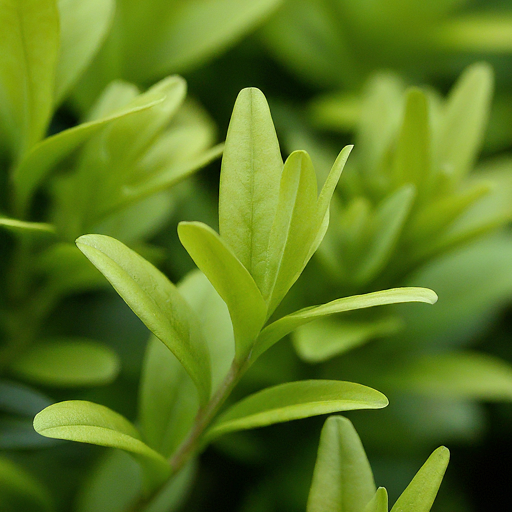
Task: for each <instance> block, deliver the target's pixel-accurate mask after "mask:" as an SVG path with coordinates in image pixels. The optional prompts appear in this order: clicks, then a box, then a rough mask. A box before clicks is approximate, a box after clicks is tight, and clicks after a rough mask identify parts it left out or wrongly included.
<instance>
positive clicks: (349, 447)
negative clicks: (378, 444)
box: [306, 416, 387, 512]
mask: <svg viewBox="0 0 512 512" xmlns="http://www.w3.org/2000/svg"><path fill="white" fill-rule="evenodd" d="M375 490H376V489H375V482H374V480H373V473H372V470H371V467H370V463H369V462H368V459H367V457H366V453H365V451H364V448H363V445H362V443H361V440H360V439H359V436H358V435H357V432H356V430H355V429H354V427H353V426H352V423H351V422H350V421H349V420H348V419H346V418H343V417H342V416H331V417H330V418H327V421H326V422H325V424H324V427H323V429H322V434H321V436H320V445H319V447H318V456H317V459H316V464H315V471H314V473H313V482H312V483H311V489H310V491H309V497H308V505H307V509H306V510H307V512H361V511H362V510H363V507H364V506H365V505H366V504H367V503H368V502H369V501H370V500H371V499H372V497H373V495H374V494H375ZM386 512H387V510H386Z"/></svg>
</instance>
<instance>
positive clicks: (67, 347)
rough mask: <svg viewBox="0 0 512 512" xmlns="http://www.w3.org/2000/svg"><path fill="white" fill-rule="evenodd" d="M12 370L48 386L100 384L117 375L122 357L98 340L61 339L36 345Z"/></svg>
mask: <svg viewBox="0 0 512 512" xmlns="http://www.w3.org/2000/svg"><path fill="white" fill-rule="evenodd" d="M9 369H10V371H11V372H12V373H14V374H15V375H16V376H17V377H19V378H21V379H26V380H28V381H31V382H34V383H36V384H41V385H46V386H57V387H73V386H99V385H102V384H108V383H109V382H112V381H113V380H114V379H115V378H116V376H117V374H118V373H119V359H118V357H117V355H116V354H115V352H113V351H112V350H111V349H109V348H107V347H106V346H105V345H102V344H101V343H98V342H96V341H91V340H88V339H83V338H61V339H51V340H45V341H44V342H42V343H40V344H37V345H32V346H31V347H29V348H28V349H27V350H26V351H25V352H23V354H22V355H21V356H20V357H18V358H17V359H16V360H15V361H14V362H13V363H12V364H11V365H10V367H9Z"/></svg>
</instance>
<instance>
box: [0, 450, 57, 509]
mask: <svg viewBox="0 0 512 512" xmlns="http://www.w3.org/2000/svg"><path fill="white" fill-rule="evenodd" d="M0 496H1V499H2V509H4V507H6V508H5V509H4V510H7V511H10V510H30V511H32V512H41V511H44V512H48V511H51V510H53V504H52V500H51V497H50V494H49V492H48V490H47V489H45V488H44V487H43V486H42V485H41V484H40V483H39V482H38V481H37V480H35V479H34V478H33V477H32V475H30V474H29V473H27V472H26V471H25V470H24V469H22V468H21V467H20V466H18V465H17V464H14V462H11V461H10V460H9V459H7V458H5V457H0Z"/></svg>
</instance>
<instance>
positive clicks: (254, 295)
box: [178, 222, 267, 360]
mask: <svg viewBox="0 0 512 512" xmlns="http://www.w3.org/2000/svg"><path fill="white" fill-rule="evenodd" d="M178 235H179V237H180V240H181V243H182V244H183V246H184V247H185V249H186V250H187V252H188V253H189V254H190V256H191V258H192V259H193V260H194V262H195V263H196V265H197V266H198V267H199V268H200V269H201V270H202V271H203V272H204V274H205V275H206V277H207V278H208V279H209V280H210V282H211V283H212V284H213V286H214V288H215V289H216V290H217V292H218V293H219V295H220V296H221V297H222V298H223V300H224V302H225V303H226V304H227V306H228V309H229V313H230V315H231V321H232V322H233V330H234V333H235V345H236V356H237V358H238V359H239V360H242V359H244V358H245V357H246V356H247V355H248V353H249V351H250V350H251V347H252V344H253V343H254V341H255V339H256V337H257V336H258V333H259V332H260V329H261V328H262V326H263V323H264V321H265V316H266V313H267V308H266V306H265V302H264V301H263V297H262V296H261V293H260V291H259V289H258V287H257V286H256V283H255V282H254V280H253V278H252V277H251V275H250V274H249V272H248V271H247V269H246V268H245V267H244V266H243V265H242V264H241V263H240V261H239V260H238V258H237V257H236V256H235V255H234V254H233V252H232V251H231V250H230V248H229V247H228V246H227V245H226V244H225V243H224V240H223V239H222V238H221V237H220V236H219V235H218V234H217V233H216V232H215V231H214V230H213V229H211V228H210V227H208V226H206V224H202V223H200V222H180V224H179V226H178Z"/></svg>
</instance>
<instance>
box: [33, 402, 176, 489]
mask: <svg viewBox="0 0 512 512" xmlns="http://www.w3.org/2000/svg"><path fill="white" fill-rule="evenodd" d="M34 429H35V430H36V432H38V433H39V434H41V435H43V436H45V437H51V438H54V439H66V440H69V441H77V442H79V443H89V444H96V445H99V446H108V447H111V448H120V449H122V450H126V451H127V452H129V453H130V454H132V455H133V456H134V457H135V458H136V459H137V461H138V462H140V464H141V466H142V467H143V469H144V470H145V478H146V483H145V487H146V488H150V487H152V486H155V487H156V486H158V485H160V484H161V483H163V482H164V481H165V479H166V478H167V477H168V476H169V473H170V466H169V464H168V463H167V461H166V460H165V459H164V458H163V457H162V455H160V454H159V453H157V452H156V451H154V450H152V449H151V448H150V447H149V446H147V445H146V444H144V443H143V442H142V441H141V440H140V435H139V433H138V431H137V429H136V428H135V427H134V426H133V425H132V424H131V423H130V422H129V421H128V420H127V419H126V418H124V417H123V416H121V415H120V414H118V413H116V412H114V411H112V410H111V409H109V408H108V407H104V406H103V405H98V404H94V403H92V402H85V401H82V400H69V401H67V402H59V403H56V404H53V405H50V406H49V407H47V408H46V409H44V410H43V411H41V412H40V413H39V414H37V415H36V417H35V418H34Z"/></svg>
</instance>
